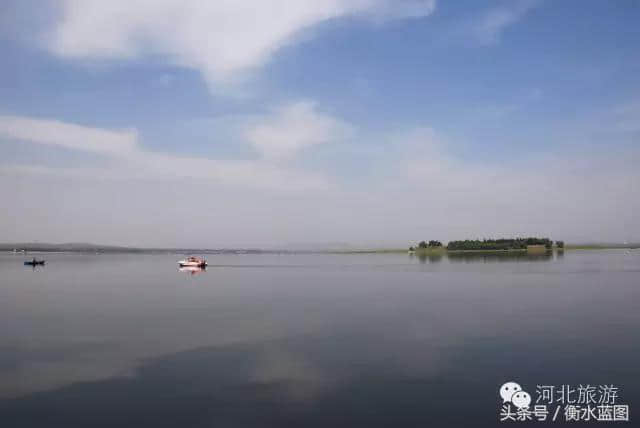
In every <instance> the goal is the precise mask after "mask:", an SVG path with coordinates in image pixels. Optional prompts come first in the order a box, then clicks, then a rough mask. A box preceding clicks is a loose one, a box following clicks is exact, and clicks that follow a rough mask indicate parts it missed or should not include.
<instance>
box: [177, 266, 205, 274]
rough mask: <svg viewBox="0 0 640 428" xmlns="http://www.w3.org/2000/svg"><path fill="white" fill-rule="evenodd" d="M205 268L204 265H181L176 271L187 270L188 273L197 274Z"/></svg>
mask: <svg viewBox="0 0 640 428" xmlns="http://www.w3.org/2000/svg"><path fill="white" fill-rule="evenodd" d="M206 270H207V268H206V266H202V267H201V266H181V267H179V268H178V271H180V272H187V273H189V274H191V275H192V276H193V275H199V274H201V273H203V272H206Z"/></svg>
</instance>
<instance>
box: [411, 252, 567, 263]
mask: <svg viewBox="0 0 640 428" xmlns="http://www.w3.org/2000/svg"><path fill="white" fill-rule="evenodd" d="M563 256H564V251H558V252H556V253H554V252H552V251H548V252H542V253H527V252H526V251H496V252H487V251H476V252H474V251H460V252H434V253H417V254H416V253H412V254H409V257H410V258H414V257H416V258H417V259H418V260H419V261H420V263H422V264H425V263H427V262H428V263H439V262H441V261H443V260H444V259H447V260H450V261H451V262H465V263H474V262H475V263H489V262H518V261H520V262H541V261H550V260H554V258H560V257H563Z"/></svg>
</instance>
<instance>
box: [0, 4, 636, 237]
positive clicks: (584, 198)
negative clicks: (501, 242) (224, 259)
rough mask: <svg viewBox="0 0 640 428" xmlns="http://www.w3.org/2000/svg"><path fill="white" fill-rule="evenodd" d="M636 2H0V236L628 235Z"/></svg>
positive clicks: (632, 218)
mask: <svg viewBox="0 0 640 428" xmlns="http://www.w3.org/2000/svg"><path fill="white" fill-rule="evenodd" d="M638 22H640V3H638V2H637V1H635V0H619V1H615V2H607V1H590V0H580V1H571V0H567V1H562V2H554V1H550V0H547V1H543V0H537V1H536V0H502V1H499V0H498V1H483V2H478V1H455V2H454V1H446V0H323V1H321V2H320V1H316V0H271V1H258V0H245V1H233V2H231V1H211V2H202V1H196V0H127V1H125V0H111V1H109V2H105V1H101V0H38V1H36V0H4V1H3V2H2V4H0V58H2V60H1V61H2V62H1V67H0V153H1V154H0V198H1V200H2V207H3V209H2V210H0V241H2V242H35V241H37V242H92V243H100V244H113V245H131V246H175V247H189V246H200V247H208V248H219V247H252V248H282V247H304V246H321V247H322V246H325V247H335V246H342V245H347V244H348V245H350V246H355V247H394V246H401V247H405V246H408V245H409V244H415V242H417V241H420V240H423V239H426V240H430V239H437V240H441V241H449V240H453V239H467V238H468V239H475V238H491V237H511V236H516V235H517V236H545V237H550V238H551V239H556V240H565V241H566V242H569V243H570V242H576V243H577V242H595V241H607V242H614V241H615V242H625V241H628V242H632V241H636V242H637V241H640V215H638V212H639V209H640V194H639V191H638V187H639V185H640V168H638V167H637V165H638V163H639V161H640V156H639V154H640V147H639V144H638V143H639V142H640V48H639V46H640V26H638V24H637V23H638Z"/></svg>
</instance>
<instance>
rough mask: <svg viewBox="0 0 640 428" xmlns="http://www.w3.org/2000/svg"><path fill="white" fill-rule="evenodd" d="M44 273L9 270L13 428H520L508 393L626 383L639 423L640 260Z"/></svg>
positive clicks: (2, 260)
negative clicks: (506, 413)
mask: <svg viewBox="0 0 640 428" xmlns="http://www.w3.org/2000/svg"><path fill="white" fill-rule="evenodd" d="M40 256H42V257H44V258H46V259H47V265H46V266H44V267H41V268H36V269H32V268H31V267H27V266H23V261H24V260H25V257H24V256H20V255H18V256H15V255H12V254H4V255H0V426H2V427H66V428H69V427H129V426H131V427H154V428H155V427H209V426H212V427H254V426H255V427H269V426H276V427H284V426H298V427H302V426H318V427H336V426H344V427H376V426H397V427H409V426H411V427H428V426H435V427H457V426H508V425H510V424H516V426H518V424H520V423H522V422H511V423H508V422H502V423H501V422H499V411H500V407H501V404H502V400H501V399H500V397H499V394H498V389H499V388H500V386H501V385H502V384H503V383H504V382H507V381H516V382H518V383H519V384H520V385H522V387H523V388H524V389H525V390H527V391H528V392H529V393H531V396H532V397H535V396H534V393H535V389H536V385H562V384H570V385H579V384H583V385H584V384H591V385H603V384H607V385H615V386H616V387H618V388H619V392H618V395H619V397H620V400H621V401H622V402H624V403H625V404H628V405H629V409H630V419H631V424H630V425H633V424H634V420H640V419H639V418H640V415H638V413H637V412H640V251H637V250H636V251H627V250H608V251H567V252H565V253H564V254H563V255H561V254H555V255H553V256H551V257H534V258H529V257H526V256H521V257H516V258H514V257H509V258H503V257H496V256H475V257H471V256H465V257H455V258H448V257H432V258H423V259H421V258H419V257H415V256H409V255H407V254H362V255H317V254H301V255H276V254H263V255H255V254H246V255H234V254H225V255H210V256H209V257H208V260H209V263H211V264H212V266H210V267H209V268H208V269H207V270H206V272H203V273H200V274H197V275H191V274H190V273H188V272H179V271H178V269H177V265H176V261H177V260H178V259H179V258H181V256H178V255H125V254H118V255H83V254H43V255H38V257H40ZM27 257H32V256H31V255H28V256H27ZM534 400H535V398H534ZM539 423H540V422H532V424H534V425H535V424H539ZM556 423H558V424H561V423H559V422H556Z"/></svg>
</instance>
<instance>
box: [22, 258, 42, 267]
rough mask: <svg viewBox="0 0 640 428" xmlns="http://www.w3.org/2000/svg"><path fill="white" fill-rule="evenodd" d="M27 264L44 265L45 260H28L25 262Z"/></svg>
mask: <svg viewBox="0 0 640 428" xmlns="http://www.w3.org/2000/svg"><path fill="white" fill-rule="evenodd" d="M24 265H25V266H44V260H36V259H33V260H27V261H26V262H24Z"/></svg>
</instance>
